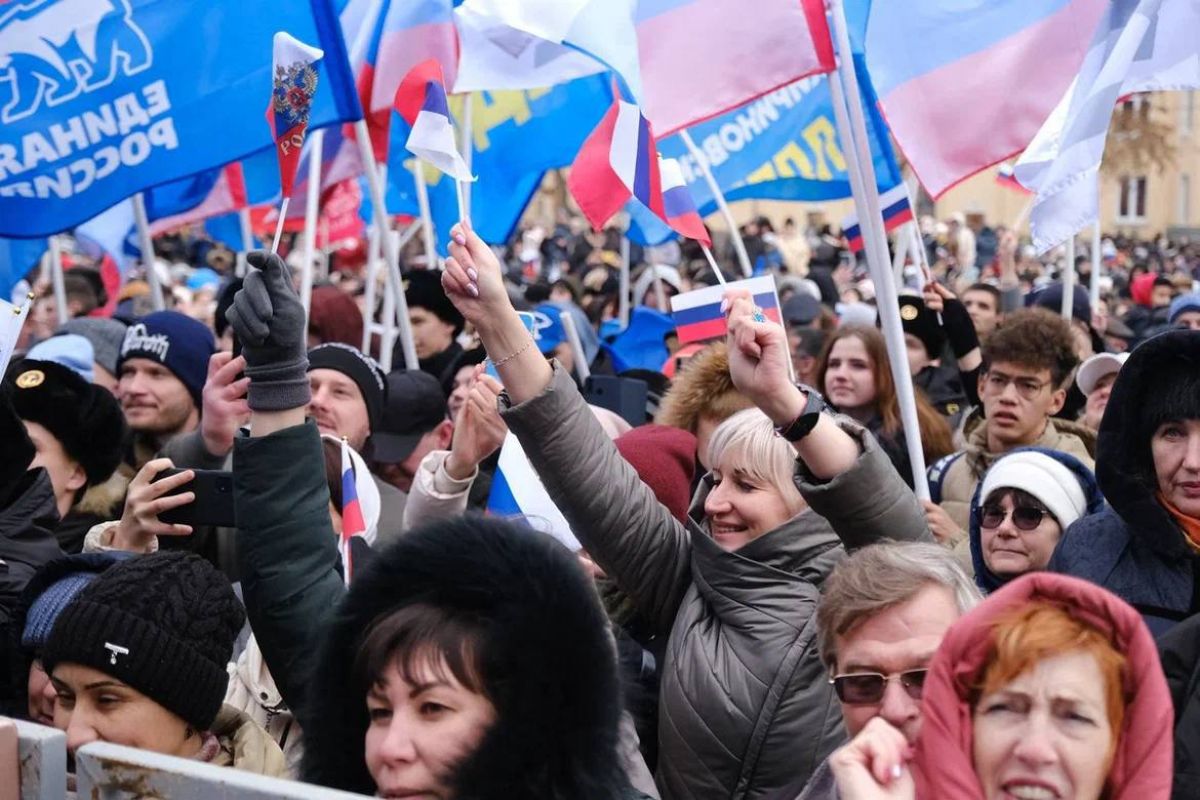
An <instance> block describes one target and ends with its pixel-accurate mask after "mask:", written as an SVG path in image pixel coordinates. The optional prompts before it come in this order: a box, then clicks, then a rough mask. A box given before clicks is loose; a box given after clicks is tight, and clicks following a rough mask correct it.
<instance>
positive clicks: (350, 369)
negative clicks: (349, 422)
mask: <svg viewBox="0 0 1200 800" xmlns="http://www.w3.org/2000/svg"><path fill="white" fill-rule="evenodd" d="M314 369H331V370H334V371H335V372H340V373H342V374H343V375H345V376H346V377H348V378H349V379H350V380H352V381H354V383H355V385H357V386H358V391H359V392H361V393H362V397H363V402H364V403H366V405H367V420H368V422H369V423H370V425H371V430H372V431H376V430H379V426H380V423H382V422H383V408H384V405H385V404H386V403H387V384H386V382H385V381H386V376H385V375H384V372H383V367H381V366H379V363H378V362H377V361H375V359H373V358H371V357H370V356H368V355H363V352H362V351H361V350H359V349H358V348H357V347H351V346H350V345H348V344H342V343H341V342H329V343H327V344H322V345H318V346H317V347H314V348H313V349H312V350H309V351H308V371H309V372H312V371H313V370H314Z"/></svg>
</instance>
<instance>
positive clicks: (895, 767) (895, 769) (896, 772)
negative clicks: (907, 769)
mask: <svg viewBox="0 0 1200 800" xmlns="http://www.w3.org/2000/svg"><path fill="white" fill-rule="evenodd" d="M901 772H902V770H901V768H900V765H899V764H892V780H894V781H897V780H900V774H901Z"/></svg>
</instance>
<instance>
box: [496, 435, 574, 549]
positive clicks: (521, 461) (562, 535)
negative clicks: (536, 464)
mask: <svg viewBox="0 0 1200 800" xmlns="http://www.w3.org/2000/svg"><path fill="white" fill-rule="evenodd" d="M487 512H488V514H491V515H493V516H501V517H515V518H520V519H523V520H524V521H526V522H528V523H529V524H530V526H531V527H534V528H536V529H537V530H540V531H542V532H543V533H548V534H550V535H551V536H553V537H554V538H555V539H558V540H559V541H560V542H562V543H563V544H564V545H566V546H567V547H568V548H570V549H571V550H578V549H579V547H580V545H579V540H578V539H576V538H575V534H573V533H571V526H570V525H569V524H567V520H566V517H564V516H563V515H562V512H561V511H559V510H558V506H556V505H555V504H554V501H553V500H551V499H550V493H549V492H547V491H546V487H545V486H544V485H543V484H542V480H541V478H539V477H538V474H537V472H536V471H535V470H534V468H533V465H532V464H530V463H529V457H528V456H526V455H525V450H524V449H523V448H522V447H521V442H520V440H518V439H517V437H516V435H515V434H514V433H513V432H512V431H509V432H508V434H507V435H506V436H505V437H504V444H503V445H501V447H500V457H499V460H498V461H497V463H496V472H495V474H494V475H493V476H492V489H491V493H490V494H489V495H488V503H487Z"/></svg>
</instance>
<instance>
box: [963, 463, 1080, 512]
mask: <svg viewBox="0 0 1200 800" xmlns="http://www.w3.org/2000/svg"><path fill="white" fill-rule="evenodd" d="M997 489H1020V490H1021V491H1023V492H1028V493H1029V494H1031V495H1033V496H1034V497H1036V498H1037V499H1038V500H1040V501H1041V502H1042V503H1043V504H1044V505H1045V506H1046V508H1048V509H1049V510H1050V513H1051V514H1053V515H1054V519H1056V520H1057V521H1058V524H1059V527H1061V528H1062V529H1063V530H1066V529H1067V528H1068V527H1069V526H1070V525H1071V523H1072V522H1074V521H1075V520H1077V519H1079V518H1080V517H1082V516H1084V515H1085V514H1087V495H1086V494H1085V493H1084V491H1083V487H1082V486H1080V485H1079V478H1077V477H1075V473H1073V472H1071V470H1069V469H1068V468H1067V467H1066V466H1064V465H1063V464H1062V463H1060V462H1058V461H1056V460H1054V459H1053V458H1051V457H1050V456H1048V455H1045V454H1043V453H1035V452H1029V451H1020V452H1015V453H1012V454H1011V455H1007V456H1005V457H1004V458H1001V459H999V460H998V461H996V463H995V464H994V465H993V466H992V468H991V469H990V470H988V472H987V474H986V475H985V476H984V477H983V488H982V490H981V491H980V494H979V496H980V497H981V498H982V501H983V502H987V499H988V497H990V496H991V494H992V492H994V491H996V490H997Z"/></svg>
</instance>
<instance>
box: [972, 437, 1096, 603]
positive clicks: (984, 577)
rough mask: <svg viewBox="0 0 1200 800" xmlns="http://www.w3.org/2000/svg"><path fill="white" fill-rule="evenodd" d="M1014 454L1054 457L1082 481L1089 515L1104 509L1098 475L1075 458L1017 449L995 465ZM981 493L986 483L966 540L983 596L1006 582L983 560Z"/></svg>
mask: <svg viewBox="0 0 1200 800" xmlns="http://www.w3.org/2000/svg"><path fill="white" fill-rule="evenodd" d="M1013 453H1041V454H1042V455H1044V456H1049V457H1050V458H1053V459H1054V460H1055V461H1057V462H1059V463H1060V464H1062V465H1063V466H1064V467H1066V468H1067V469H1069V470H1071V474H1073V475H1074V476H1075V477H1076V478H1078V479H1079V486H1080V488H1081V489H1083V495H1084V497H1085V498H1087V513H1088V514H1095V513H1096V512H1098V511H1099V510H1100V509H1102V508H1104V495H1102V494H1101V493H1100V487H1099V486H1098V485H1097V484H1096V476H1095V475H1093V474H1092V471H1091V470H1090V469H1088V468H1087V467H1086V466H1084V464H1083V463H1082V462H1081V461H1080V460H1079V459H1078V458H1076V457H1075V456H1073V455H1070V454H1069V453H1063V452H1060V451H1058V450H1046V449H1044V448H1041V447H1018V448H1017V449H1016V450H1010V451H1008V452H1007V453H1005V454H1004V456H1003V457H1001V458H998V459H996V461H995V462H993V466H994V465H995V464H998V463H1000V462H1001V461H1003V460H1004V458H1005V457H1007V456H1010V455H1012V454H1013ZM982 493H983V481H980V482H979V484H978V486H977V487H976V489H975V496H974V497H973V498H971V529H970V530H969V531H968V532H967V539H968V540H969V542H970V546H971V566H972V567H973V568H974V570H975V585H977V586H978V587H979V589H980V591H982V592H983V593H984V594H990V593H991V592H994V591H996V590H997V589H999V588H1000V587H1001V586H1003V585H1004V584H1005V583H1006V582H1007V581H1006V580H1004V579H1002V578H1001V577H1000V576H999V575H997V574H996V573H994V572H992V571H991V570H990V569H988V566H987V564H986V563H984V560H983V544H982V541H983V539H982V537H983V526H982V525H981V524H980V520H981V519H982V518H983V501H984V500H985V499H986V498H984V497H982V496H981V495H982ZM1010 580H1011V579H1010Z"/></svg>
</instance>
